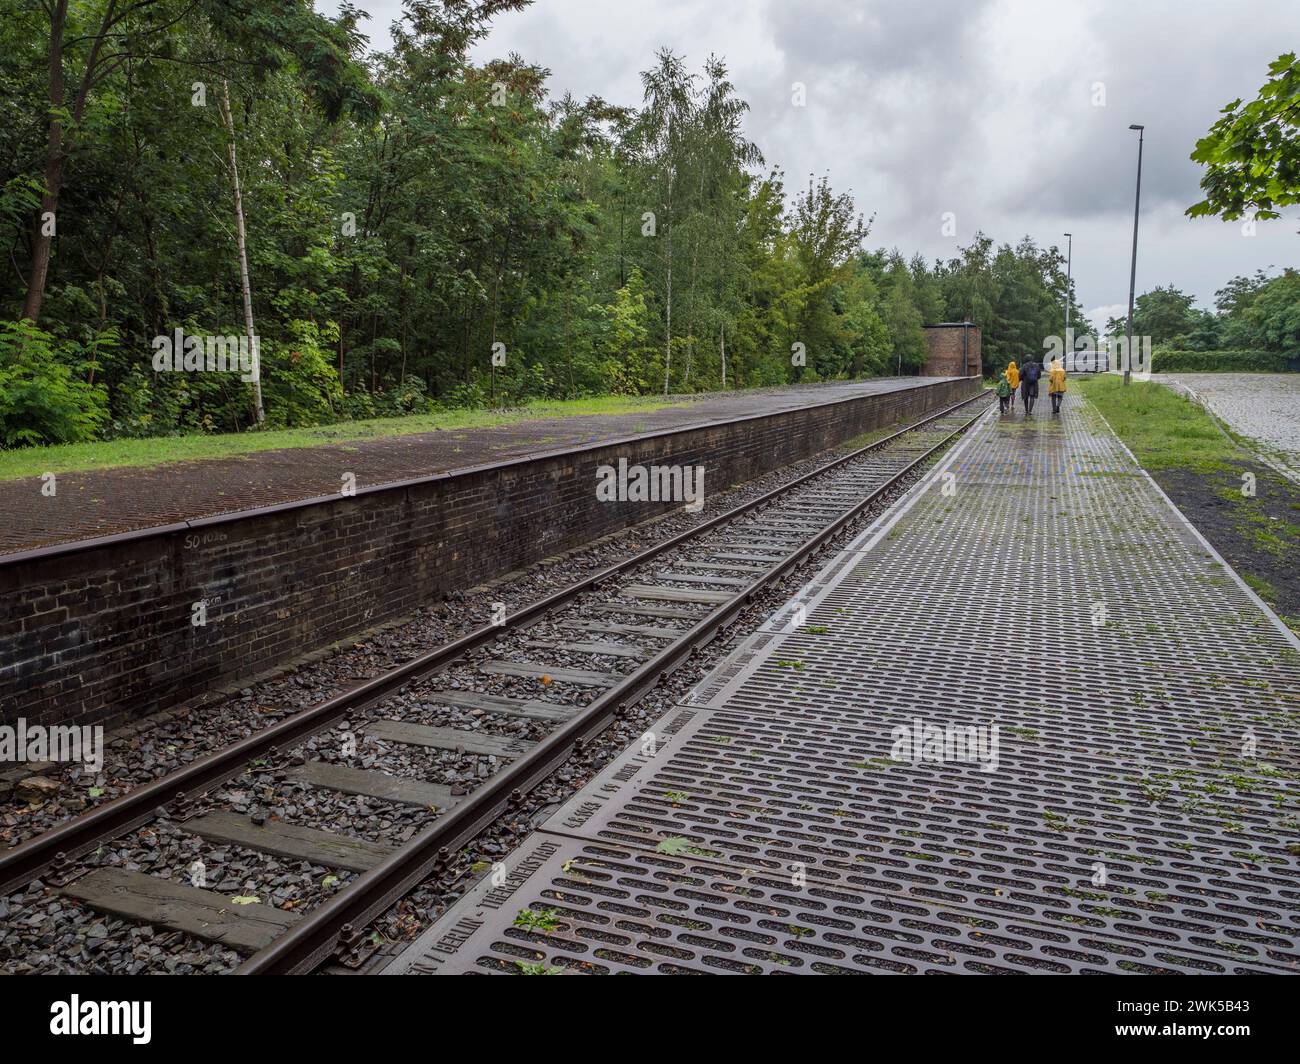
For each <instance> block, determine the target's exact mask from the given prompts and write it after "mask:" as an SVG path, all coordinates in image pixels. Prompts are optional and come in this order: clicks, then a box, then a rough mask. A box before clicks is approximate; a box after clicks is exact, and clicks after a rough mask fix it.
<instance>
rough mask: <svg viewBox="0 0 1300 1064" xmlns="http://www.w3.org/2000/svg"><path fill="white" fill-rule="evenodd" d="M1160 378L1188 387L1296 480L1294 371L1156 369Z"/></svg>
mask: <svg viewBox="0 0 1300 1064" xmlns="http://www.w3.org/2000/svg"><path fill="white" fill-rule="evenodd" d="M1151 379H1152V380H1154V381H1159V382H1160V383H1161V384H1168V385H1175V386H1177V385H1181V386H1182V387H1183V388H1187V389H1190V390H1191V391H1192V392H1194V393H1195V394H1196V395H1197V397H1198V398H1199V399H1200V400H1201V402H1203V403H1204V404H1205V405H1206V406H1207V407H1209V408H1210V410H1212V411H1213V412H1214V413H1215V415H1217V416H1218V417H1219V419H1220V420H1221V421H1223V422H1224V423H1225V424H1227V425H1228V426H1229V427H1230V428H1231V429H1232V430H1233V431H1234V432H1237V433H1239V434H1240V435H1242V436H1248V437H1250V438H1251V439H1252V440H1256V441H1258V443H1259V446H1260V451H1261V453H1262V454H1263V455H1264V456H1265V457H1266V458H1268V459H1269V460H1270V461H1271V462H1272V463H1273V464H1274V465H1275V466H1279V467H1281V469H1282V470H1283V471H1285V472H1286V474H1287V475H1288V476H1289V477H1291V479H1292V480H1295V481H1297V482H1300V374H1295V373H1158V374H1156V375H1155V376H1153V377H1152V378H1151Z"/></svg>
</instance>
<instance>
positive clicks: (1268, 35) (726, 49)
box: [320, 0, 1300, 320]
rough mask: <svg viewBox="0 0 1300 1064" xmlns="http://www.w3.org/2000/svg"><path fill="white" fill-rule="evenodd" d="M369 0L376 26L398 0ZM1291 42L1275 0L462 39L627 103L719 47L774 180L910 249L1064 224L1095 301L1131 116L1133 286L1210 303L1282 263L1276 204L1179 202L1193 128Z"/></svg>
mask: <svg viewBox="0 0 1300 1064" xmlns="http://www.w3.org/2000/svg"><path fill="white" fill-rule="evenodd" d="M320 6H321V7H322V8H323V9H326V10H332V9H333V8H335V7H336V6H337V5H336V3H335V2H334V0H322V2H321V5H320ZM368 10H370V12H371V15H372V19H371V22H370V24H369V32H370V33H371V35H372V37H373V39H374V42H375V44H376V45H378V46H383V45H385V44H386V43H387V39H388V38H387V32H386V27H387V25H388V24H389V22H390V21H391V20H392V19H393V18H395V17H396V16H397V15H398V14H399V13H400V4H399V3H398V2H397V0H369V4H368ZM1297 44H1300V5H1295V4H1282V3H1279V2H1278V0H1236V2H1235V3H1233V4H1231V5H1227V4H1222V3H1219V2H1215V0H1178V2H1175V0H1143V2H1140V3H1139V2H1135V0H1090V2H1084V0H1054V2H1052V3H1042V2H1041V0H967V2H947V0H944V2H939V0H910V2H899V0H659V2H658V3H655V4H654V5H650V4H646V3H644V2H638V0H537V3H535V4H534V5H532V6H531V7H529V8H527V9H526V10H524V11H522V12H517V13H510V14H505V15H502V16H500V17H499V18H498V19H497V20H496V22H495V24H494V27H493V30H492V33H491V34H490V35H489V37H488V38H487V39H486V40H485V41H483V42H482V43H481V44H480V45H479V46H478V48H477V51H476V58H478V59H479V60H485V59H488V58H493V57H497V56H504V55H506V54H508V53H510V52H518V53H519V54H520V55H522V56H524V57H525V58H526V59H528V60H529V61H530V62H534V63H537V64H539V65H541V66H544V67H546V68H548V69H549V70H550V71H551V80H550V88H551V91H552V92H553V93H554V94H556V95H559V94H561V93H563V92H565V91H570V92H573V93H574V95H577V96H586V95H589V94H593V93H594V94H598V95H600V96H603V97H605V98H606V99H609V100H611V101H614V102H618V103H623V104H630V105H638V104H639V103H640V96H641V90H640V83H639V80H638V77H637V72H638V71H640V70H642V69H645V68H646V67H647V66H649V65H650V63H651V62H652V61H653V55H654V52H655V50H656V49H657V48H659V47H669V48H672V49H673V50H674V51H677V52H678V53H681V54H684V55H685V56H686V58H687V60H688V62H689V63H690V65H692V66H693V67H695V68H696V69H698V67H699V65H700V64H701V63H702V62H703V60H704V59H705V58H706V57H707V56H708V55H709V54H710V53H713V54H717V55H720V56H722V57H724V58H725V59H726V61H727V63H728V66H729V68H730V70H731V74H732V80H733V81H734V82H735V84H736V87H737V91H738V92H739V94H740V95H741V96H742V97H744V98H745V99H746V100H748V101H749V103H750V105H751V111H750V114H749V117H748V121H747V125H746V132H747V134H748V136H749V137H750V139H751V140H753V141H755V142H756V143H757V144H758V146H759V147H760V148H761V149H762V151H763V153H764V155H765V156H766V158H767V160H768V162H769V164H778V165H780V166H781V167H782V168H783V169H784V170H785V172H786V175H787V190H789V191H794V190H797V189H798V188H800V187H802V186H803V185H804V184H805V183H806V182H807V180H808V178H809V175H810V174H815V175H818V176H820V175H821V174H828V175H829V177H830V180H831V183H832V185H833V187H835V188H836V189H837V190H849V189H851V190H852V192H853V195H854V197H855V199H856V200H857V203H858V205H859V208H860V209H861V210H862V211H863V212H864V213H866V214H868V215H872V214H874V215H875V223H874V225H873V229H872V233H871V237H870V239H869V242H868V243H869V245H870V246H885V247H890V246H898V247H899V248H900V249H902V250H903V251H904V252H905V253H907V254H911V253H913V252H920V253H921V254H923V255H924V256H925V257H926V258H948V257H949V256H951V255H953V254H954V253H955V252H956V250H957V248H958V247H959V246H961V245H963V244H966V243H968V242H969V240H970V238H971V237H972V236H973V235H974V233H975V231H976V230H983V231H984V232H986V233H988V234H989V235H991V236H993V237H994V238H995V239H996V240H997V241H998V242H999V243H1002V242H1006V243H1011V244H1014V243H1015V242H1016V241H1018V240H1019V239H1020V238H1021V237H1022V236H1024V235H1026V234H1028V235H1030V236H1031V237H1032V238H1033V239H1034V240H1036V241H1037V242H1038V243H1039V244H1040V245H1043V246H1047V245H1051V244H1057V245H1060V246H1062V247H1063V246H1064V243H1065V240H1064V236H1063V234H1064V233H1065V232H1067V231H1068V232H1072V233H1073V234H1074V276H1075V279H1076V284H1077V290H1078V294H1079V298H1080V301H1081V302H1082V303H1083V304H1084V305H1085V306H1086V307H1090V308H1094V309H1095V310H1096V311H1097V313H1095V314H1093V318H1094V320H1097V318H1098V317H1099V316H1102V315H1101V311H1102V310H1103V308H1111V307H1113V306H1115V305H1118V304H1120V303H1122V302H1123V301H1124V300H1125V299H1126V298H1127V291H1128V257H1129V250H1130V244H1129V242H1130V240H1131V236H1132V224H1133V222H1132V211H1133V179H1134V170H1135V166H1136V156H1137V144H1136V139H1137V135H1136V134H1135V133H1132V132H1130V131H1129V129H1128V125H1129V123H1130V122H1142V123H1145V124H1146V126H1147V130H1146V139H1145V150H1144V156H1143V175H1142V192H1143V204H1142V207H1143V209H1142V230H1141V241H1140V245H1139V253H1138V288H1139V291H1142V290H1144V289H1147V288H1151V287H1153V286H1155V285H1157V284H1174V285H1177V286H1178V287H1180V288H1182V289H1184V290H1185V291H1188V292H1191V293H1193V294H1195V295H1196V296H1197V297H1198V299H1199V300H1200V301H1201V303H1202V305H1206V306H1208V305H1211V304H1212V302H1213V297H1214V291H1215V289H1216V288H1219V287H1222V285H1223V284H1224V282H1226V281H1227V280H1228V279H1229V278H1230V277H1232V276H1233V275H1234V274H1238V273H1250V272H1253V271H1254V270H1255V269H1256V268H1259V267H1264V268H1268V267H1282V266H1287V265H1296V264H1297V251H1298V250H1300V237H1297V234H1296V227H1297V223H1296V221H1295V219H1294V218H1287V219H1284V220H1282V221H1276V222H1271V223H1266V224H1262V225H1261V226H1260V227H1259V229H1258V233H1257V235H1255V236H1253V237H1247V236H1245V235H1243V233H1242V232H1241V230H1240V227H1239V226H1237V225H1232V224H1227V223H1223V222H1220V221H1218V220H1214V219H1201V220H1197V221H1192V220H1189V219H1187V218H1186V217H1185V216H1184V214H1183V212H1184V210H1185V209H1186V208H1187V207H1188V206H1190V205H1191V204H1192V203H1194V202H1195V201H1196V200H1197V199H1199V198H1200V193H1199V188H1198V183H1199V180H1200V175H1201V170H1200V168H1199V167H1198V166H1197V165H1196V164H1194V163H1192V162H1191V161H1190V160H1189V158H1188V155H1189V153H1190V152H1191V150H1192V148H1193V146H1194V145H1195V142H1196V140H1197V138H1199V137H1200V136H1202V135H1204V133H1205V131H1206V130H1207V129H1208V128H1209V127H1210V125H1211V124H1212V123H1213V122H1214V121H1215V119H1216V117H1217V115H1218V112H1219V110H1220V109H1221V108H1222V107H1223V105H1224V104H1226V103H1227V102H1229V101H1230V100H1232V99H1234V98H1236V97H1245V98H1251V97H1253V96H1254V95H1255V93H1256V91H1257V90H1258V88H1259V86H1260V84H1261V83H1262V82H1263V80H1264V78H1265V76H1266V70H1267V65H1268V63H1269V62H1271V61H1272V60H1273V59H1274V58H1276V56H1277V55H1279V54H1281V53H1282V52H1284V51H1287V50H1291V49H1294V48H1295V47H1296V46H1297ZM795 82H801V83H803V84H804V85H805V86H806V89H807V104H806V106H804V107H797V106H795V105H794V104H793V102H792V85H793V84H794V83H795ZM1099 85H1100V87H1101V88H1102V91H1103V92H1104V106H1098V105H1097V103H1096V101H1097V99H1098V94H1097V88H1098V86H1099ZM945 212H951V214H952V215H955V217H956V224H957V233H956V236H955V237H953V236H947V235H944V233H943V232H942V224H943V216H944V214H945Z"/></svg>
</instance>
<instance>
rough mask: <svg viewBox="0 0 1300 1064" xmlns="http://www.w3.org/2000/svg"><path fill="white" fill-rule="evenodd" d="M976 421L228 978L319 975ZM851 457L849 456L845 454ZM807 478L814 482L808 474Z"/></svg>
mask: <svg viewBox="0 0 1300 1064" xmlns="http://www.w3.org/2000/svg"><path fill="white" fill-rule="evenodd" d="M987 398H988V396H987V393H985V394H982V395H977V396H974V397H972V398H971V399H969V400H966V401H965V402H962V403H958V404H957V405H956V406H955V407H952V408H949V410H947V411H944V412H943V413H942V414H940V415H938V417H943V416H947V415H950V414H951V413H952V412H953V411H954V410H956V409H960V408H961V407H963V406H966V405H968V404H969V403H971V402H975V401H977V400H979V399H987ZM984 413H985V409H981V410H980V412H979V413H977V414H976V415H975V416H974V417H972V418H970V419H969V420H967V421H966V422H965V423H964V424H962V425H961V426H960V427H959V428H957V429H955V430H954V431H952V432H950V433H948V434H947V435H946V436H944V438H943V439H942V440H940V441H939V442H938V443H936V444H934V445H933V446H932V447H930V448H928V449H927V450H926V451H925V452H924V453H923V454H921V455H918V456H917V457H916V458H914V459H913V460H912V461H911V462H909V463H908V464H907V465H906V466H904V467H903V468H902V469H900V470H899V471H898V472H897V473H895V474H893V475H892V476H891V477H890V478H889V479H888V480H887V481H885V482H884V483H882V484H881V485H880V486H879V487H877V488H875V489H873V490H872V491H871V493H870V494H868V495H865V496H863V498H862V499H860V500H859V501H858V502H857V503H855V504H854V505H853V506H852V507H850V508H849V509H848V510H846V511H845V512H844V513H843V514H841V515H839V516H838V517H836V518H835V519H834V520H833V521H831V522H830V523H829V524H827V525H826V526H824V527H823V528H822V529H821V530H820V531H818V532H817V533H815V534H814V535H813V536H812V537H810V538H809V539H807V540H805V541H804V543H802V544H801V545H800V546H799V547H798V548H796V549H795V550H794V551H792V552H791V553H790V554H789V555H787V556H786V557H785V558H784V559H782V560H781V561H779V562H777V563H776V564H775V565H773V566H772V567H771V568H770V569H768V570H767V571H766V572H765V573H763V574H762V575H761V576H759V577H758V578H757V579H756V580H755V582H754V583H753V584H751V585H750V586H749V587H747V588H746V589H745V590H743V591H741V592H739V593H737V594H736V595H735V596H733V597H732V598H731V599H730V600H728V601H727V602H725V603H723V604H722V605H720V606H719V607H718V608H717V609H716V610H714V611H713V612H712V613H710V614H708V615H706V616H705V617H703V618H701V620H700V621H699V622H698V623H697V624H696V625H695V626H694V627H692V628H691V629H689V630H688V631H687V632H686V633H685V634H684V635H683V636H682V638H680V639H678V640H676V641H675V642H673V643H672V644H671V645H669V646H668V647H666V648H664V649H663V650H662V651H660V652H659V653H658V654H657V655H656V656H655V657H653V658H651V659H650V660H649V661H647V662H645V664H643V665H642V666H641V667H640V668H638V669H637V670H636V671H635V672H633V673H631V674H629V675H628V676H627V677H626V678H625V679H624V680H623V681H622V682H621V683H619V684H618V685H616V686H615V687H612V688H610V689H609V690H608V691H606V692H605V693H603V694H601V695H600V696H598V697H597V698H596V699H595V700H594V701H592V702H590V703H588V705H586V706H585V707H583V709H582V710H580V711H579V712H578V714H577V715H576V716H574V717H573V718H572V719H570V720H569V721H567V722H566V723H565V724H563V725H562V726H561V727H560V728H558V729H556V730H555V731H553V732H552V733H551V734H550V735H548V736H547V737H546V738H545V739H543V740H541V741H540V742H539V743H538V744H537V745H536V746H534V747H533V748H532V749H531V750H530V751H529V752H528V753H527V754H525V755H524V756H522V757H520V758H519V759H518V760H517V761H514V762H512V763H511V765H510V766H509V768H507V769H503V770H502V771H501V772H498V773H497V774H496V775H494V776H492V777H490V778H489V779H488V780H487V781H486V782H485V783H484V784H483V786H481V787H480V788H479V789H478V790H476V791H474V792H473V793H472V794H470V795H469V796H468V797H466V798H465V799H462V801H461V802H460V803H458V804H457V805H455V806H453V807H452V808H451V810H450V811H449V812H448V813H447V814H446V815H444V816H442V817H440V818H439V819H438V821H437V822H436V823H434V824H432V825H431V826H430V827H428V828H426V829H425V830H424V831H423V832H421V833H420V834H419V835H417V836H416V837H415V838H414V839H412V840H411V841H410V842H409V843H407V844H406V845H404V846H403V847H401V848H400V849H398V850H396V851H395V852H393V853H392V854H390V855H389V856H388V857H386V858H384V859H383V860H382V861H381V862H380V863H379V864H378V865H376V866H375V867H374V868H372V869H370V870H369V871H367V872H364V873H362V874H361V875H360V876H358V877H357V878H356V879H354V880H352V881H351V882H350V883H348V885H347V886H346V887H344V888H343V889H341V890H340V891H338V892H337V893H336V894H334V895H333V896H332V897H331V898H330V899H329V900H328V901H326V902H324V903H322V904H321V905H319V906H317V907H316V908H315V909H313V910H311V912H309V913H308V914H306V915H305V916H304V917H303V919H302V920H301V921H299V922H298V923H296V924H294V926H293V927H291V928H290V929H289V930H288V931H286V932H285V933H284V934H283V935H281V936H280V937H279V938H277V939H276V940H275V941H274V942H272V943H271V944H270V945H269V946H267V947H266V948H264V949H262V950H260V951H258V952H257V953H255V954H253V955H252V956H251V957H249V958H248V959H247V960H246V961H244V963H243V964H241V965H240V966H239V967H238V968H236V969H235V972H234V974H236V975H277V974H279V975H287V974H302V973H305V972H309V971H311V970H313V969H314V968H316V967H319V966H320V965H321V964H322V963H323V962H324V961H326V960H327V959H328V958H329V957H331V956H332V955H334V954H335V953H336V952H337V951H338V949H339V947H340V943H341V942H343V941H344V940H346V939H348V938H350V937H351V936H352V935H354V934H355V933H356V931H357V930H358V929H360V928H363V927H365V926H366V925H367V924H368V923H370V921H372V920H373V919H375V918H376V917H377V916H379V915H380V914H381V913H383V912H384V911H385V910H386V909H387V908H388V907H389V906H390V905H391V904H392V903H393V902H395V901H396V900H397V899H398V898H400V897H401V896H402V895H403V894H405V893H407V892H408V891H409V890H410V889H411V888H412V887H414V886H415V885H416V884H417V883H419V882H420V881H421V880H423V879H425V878H426V877H427V876H428V875H429V874H431V873H434V872H436V871H438V870H440V869H441V868H443V867H445V866H446V865H447V863H448V862H449V861H450V860H451V859H452V857H453V855H454V853H455V850H456V849H457V848H459V847H460V846H461V845H462V844H464V843H465V842H468V841H469V840H470V839H472V838H474V836H475V835H477V834H478V833H479V831H480V830H481V829H482V828H483V827H485V826H486V825H488V824H490V823H492V822H493V821H494V820H496V819H497V818H498V817H499V816H501V814H502V813H503V812H506V811H508V810H509V809H510V808H511V807H512V806H515V805H517V804H518V803H519V802H520V801H521V800H522V798H523V795H524V793H525V792H526V791H527V790H529V789H531V788H532V787H534V786H536V785H537V784H538V783H540V782H541V781H542V780H543V779H545V778H546V777H547V776H549V775H550V774H551V773H552V772H554V771H555V769H556V768H558V767H559V766H560V765H562V764H563V763H564V762H565V761H567V760H568V759H569V758H570V757H572V756H573V755H574V754H575V753H580V752H581V750H582V747H583V745H584V744H585V743H586V742H587V741H588V740H589V739H591V738H592V737H594V736H595V735H598V734H599V733H600V732H601V731H603V730H604V729H605V728H607V727H608V726H609V725H610V724H611V723H613V721H614V720H615V719H616V717H617V715H619V714H621V713H623V712H625V711H626V710H627V709H628V708H629V707H631V706H632V705H634V704H635V703H636V702H638V701H639V700H640V699H642V698H643V697H645V695H647V694H649V693H650V691H652V690H653V689H654V688H655V687H657V686H658V685H659V684H660V683H661V682H663V680H665V679H666V678H667V677H668V676H669V675H670V674H671V673H672V672H674V671H675V670H676V669H677V668H679V667H680V666H681V665H682V664H683V663H684V661H686V660H687V659H689V658H690V657H693V656H694V655H696V654H698V653H699V651H700V650H701V649H703V648H704V647H705V646H707V645H708V644H709V643H710V642H712V641H713V640H714V639H715V638H717V636H718V635H720V634H722V633H723V632H725V631H726V629H728V628H730V627H731V625H732V624H734V623H735V621H736V615H737V614H738V613H739V612H740V611H741V610H742V609H744V607H745V606H747V605H748V604H749V603H750V602H751V601H753V598H754V596H755V595H757V594H758V593H759V592H760V591H762V590H763V589H764V588H765V587H767V586H768V585H770V584H772V583H773V582H775V581H776V580H778V579H780V578H781V577H782V576H784V575H785V574H786V572H788V571H789V570H790V569H792V568H794V567H795V566H796V565H798V564H800V563H801V562H802V561H804V559H805V558H807V557H808V556H809V555H810V554H812V553H813V552H814V551H816V550H817V549H818V548H819V547H820V546H821V545H822V544H824V543H825V542H826V541H827V540H828V539H830V538H832V537H833V536H835V535H836V534H837V533H838V532H839V531H840V530H841V529H842V528H843V527H844V526H845V525H847V524H848V523H849V522H850V521H852V520H853V519H854V518H855V517H857V516H858V514H860V513H861V512H862V511H863V510H864V509H865V508H866V507H868V506H870V505H871V504H872V503H873V502H874V501H875V500H876V499H878V498H879V497H880V496H881V495H883V494H884V493H885V492H887V491H889V490H890V489H891V488H892V487H894V485H896V484H897V483H898V482H899V481H900V480H902V479H903V478H904V477H906V476H907V475H908V474H909V473H911V472H912V471H913V470H915V469H916V467H917V466H919V465H920V464H922V463H923V462H925V461H926V460H927V459H929V458H930V457H931V456H932V455H933V454H935V452H937V451H939V450H941V449H943V448H944V447H946V446H947V445H948V444H949V443H950V442H951V441H952V440H954V439H955V438H956V437H958V436H960V435H961V434H962V433H963V432H965V431H966V430H967V429H969V428H970V427H971V425H973V424H974V423H975V422H976V421H978V420H979V419H980V418H981V417H982V416H983V415H984ZM936 419H937V418H927V419H926V422H923V423H921V424H924V423H928V422H929V421H933V420H936ZM917 427H919V425H914V426H912V427H911V429H908V430H904V431H914V430H915V429H916V428H917ZM900 435H902V433H895V434H894V435H892V436H890V437H889V438H888V439H890V440H893V439H896V438H897V437H898V436H900ZM880 442H881V443H883V442H887V441H880ZM868 449H869V448H868ZM860 453H861V452H855V454H860ZM840 464H842V463H841V462H839V461H837V462H833V463H830V465H828V466H826V467H823V469H822V470H819V472H823V471H825V470H826V469H829V468H833V467H834V466H838V465H840ZM813 475H816V474H810V476H813ZM802 479H808V478H802ZM801 482H802V481H796V482H792V483H791V484H790V485H787V488H788V487H793V486H794V485H795V484H797V483H801ZM782 490H785V489H782ZM770 494H771V493H769V495H770ZM764 497H765V498H766V497H767V496H764Z"/></svg>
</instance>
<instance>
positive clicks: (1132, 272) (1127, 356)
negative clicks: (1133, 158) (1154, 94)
mask: <svg viewBox="0 0 1300 1064" xmlns="http://www.w3.org/2000/svg"><path fill="white" fill-rule="evenodd" d="M1128 128H1129V129H1136V130H1137V131H1138V176H1137V191H1136V192H1135V193H1134V194H1133V261H1132V264H1131V265H1130V266H1129V271H1128V330H1127V340H1126V343H1125V348H1124V384H1125V385H1127V384H1128V383H1129V374H1130V372H1131V370H1132V368H1133V286H1134V284H1135V283H1136V282H1137V268H1138V204H1140V203H1141V202H1142V136H1143V130H1145V129H1146V126H1139V125H1131V126H1129V127H1128Z"/></svg>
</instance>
